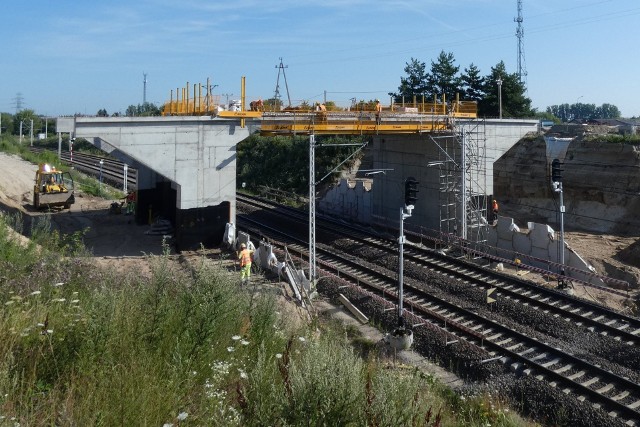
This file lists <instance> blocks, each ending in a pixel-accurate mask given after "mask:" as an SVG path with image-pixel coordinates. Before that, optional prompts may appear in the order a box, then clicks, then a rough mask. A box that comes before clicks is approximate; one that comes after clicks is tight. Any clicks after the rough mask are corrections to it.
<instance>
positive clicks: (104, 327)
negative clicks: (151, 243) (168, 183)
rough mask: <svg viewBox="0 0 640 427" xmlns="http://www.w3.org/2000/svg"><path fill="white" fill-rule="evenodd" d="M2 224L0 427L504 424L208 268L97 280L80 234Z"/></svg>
mask: <svg viewBox="0 0 640 427" xmlns="http://www.w3.org/2000/svg"><path fill="white" fill-rule="evenodd" d="M8 222H12V223H13V225H14V226H18V225H19V224H20V219H19V218H7V217H0V264H1V265H2V267H3V268H2V269H1V270H0V343H2V345H1V346H0V425H4V424H3V423H5V422H11V424H9V425H14V424H13V423H20V424H21V425H29V426H49V425H83V426H84V425H87V426H93V425H160V426H161V425H164V424H174V425H180V426H188V425H194V426H196V425H197V426H200V425H203V426H208V425H211V426H217V425H225V426H240V425H242V426H261V425H347V424H348V425H354V426H359V425H363V426H364V425H372V426H373V425H375V426H388V425H429V426H436V425H438V426H439V425H460V424H468V425H478V426H480V425H487V424H486V423H487V422H491V425H516V424H515V422H513V421H512V419H511V418H510V417H506V416H505V417H502V415H496V409H495V408H493V407H491V404H490V403H488V401H486V402H487V403H485V404H484V406H478V405H477V404H474V405H467V404H465V402H462V401H453V400H452V399H453V398H450V397H447V395H446V394H444V393H442V391H441V389H440V386H437V385H434V381H433V379H432V378H430V377H425V376H424V375H422V374H420V373H419V372H417V371H408V372H398V371H396V370H389V369H383V368H382V366H381V365H379V364H378V363H377V362H376V361H375V360H374V358H373V357H369V358H368V359H367V360H364V359H363V358H361V357H360V356H359V355H358V354H357V352H356V351H354V350H353V348H352V346H351V344H350V342H349V340H348V337H347V336H345V335H349V336H351V337H353V336H356V337H357V333H356V331H353V330H351V329H347V330H346V332H347V334H345V329H344V328H340V327H338V328H327V327H325V326H323V324H322V323H315V324H314V325H313V328H309V327H307V326H303V327H299V326H295V327H294V326H292V325H293V324H294V322H290V321H289V319H288V318H287V316H286V315H285V314H283V313H281V312H279V307H280V306H279V305H278V303H277V302H276V300H275V299H274V297H273V296H269V295H260V294H258V295H257V296H255V297H254V299H253V300H251V299H250V295H249V294H248V293H245V291H242V290H239V288H238V287H237V280H236V278H235V276H230V275H229V274H228V273H227V272H226V271H225V270H223V269H220V268H219V267H218V266H217V262H210V263H207V262H202V263H200V265H199V266H198V267H197V268H196V269H195V270H194V271H191V272H189V273H188V274H187V273H185V272H184V270H182V269H178V268H176V266H175V264H174V263H173V260H172V258H171V257H169V256H168V253H164V254H163V255H162V256H158V257H154V258H153V262H152V268H151V271H152V274H151V277H150V278H148V279H145V278H139V277H134V276H126V275H121V274H120V273H118V272H113V271H110V272H106V271H99V270H97V269H96V268H95V266H93V265H90V264H87V263H86V262H85V261H83V259H82V258H75V257H74V254H76V253H81V252H82V249H81V248H80V246H81V237H80V236H75V237H74V236H61V235H58V234H56V233H55V232H50V231H47V230H48V228H47V226H46V224H38V225H35V226H34V228H33V235H34V241H32V243H23V242H21V241H20V240H19V239H17V238H16V237H15V235H14V234H12V233H10V232H9V231H8V227H7V224H8ZM35 241H37V242H40V245H38V244H36V243H35ZM465 405H467V406H465ZM480 409H482V410H480ZM498 409H499V408H498ZM502 414H504V412H502Z"/></svg>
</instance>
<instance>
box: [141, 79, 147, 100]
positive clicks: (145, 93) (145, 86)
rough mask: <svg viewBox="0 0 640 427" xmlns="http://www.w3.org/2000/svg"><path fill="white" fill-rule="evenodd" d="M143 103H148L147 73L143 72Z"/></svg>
mask: <svg viewBox="0 0 640 427" xmlns="http://www.w3.org/2000/svg"><path fill="white" fill-rule="evenodd" d="M142 87H143V89H142V104H146V103H147V73H144V72H143V73H142Z"/></svg>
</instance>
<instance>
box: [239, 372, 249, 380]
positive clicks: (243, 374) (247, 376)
mask: <svg viewBox="0 0 640 427" xmlns="http://www.w3.org/2000/svg"><path fill="white" fill-rule="evenodd" d="M240 378H242V379H243V380H246V379H247V378H249V375H247V373H246V372H245V371H240Z"/></svg>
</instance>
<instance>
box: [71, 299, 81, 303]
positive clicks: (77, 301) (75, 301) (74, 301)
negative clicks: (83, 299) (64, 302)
mask: <svg viewBox="0 0 640 427" xmlns="http://www.w3.org/2000/svg"><path fill="white" fill-rule="evenodd" d="M79 302H80V300H79V299H74V300H72V301H71V304H77V303H79Z"/></svg>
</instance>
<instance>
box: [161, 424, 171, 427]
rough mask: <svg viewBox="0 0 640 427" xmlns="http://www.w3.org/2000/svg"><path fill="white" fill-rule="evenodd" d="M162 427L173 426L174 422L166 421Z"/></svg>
mask: <svg viewBox="0 0 640 427" xmlns="http://www.w3.org/2000/svg"><path fill="white" fill-rule="evenodd" d="M162 427H173V423H164V424H162Z"/></svg>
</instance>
